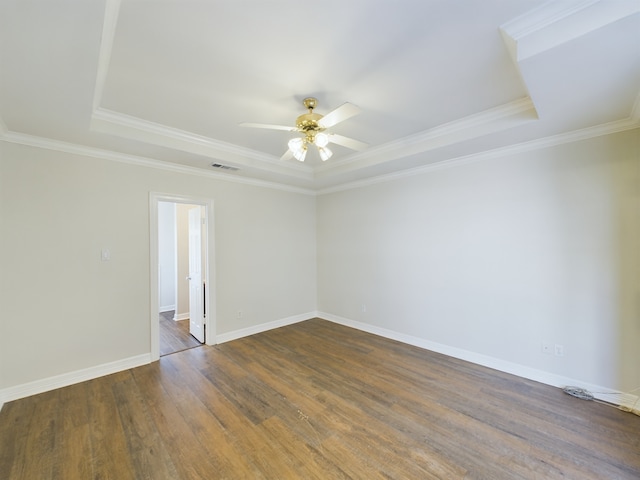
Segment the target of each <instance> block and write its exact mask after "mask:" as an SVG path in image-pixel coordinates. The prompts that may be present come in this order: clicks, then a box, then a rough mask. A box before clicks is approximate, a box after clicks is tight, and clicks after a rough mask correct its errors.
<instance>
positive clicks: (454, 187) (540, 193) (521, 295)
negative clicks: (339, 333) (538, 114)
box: [317, 130, 640, 391]
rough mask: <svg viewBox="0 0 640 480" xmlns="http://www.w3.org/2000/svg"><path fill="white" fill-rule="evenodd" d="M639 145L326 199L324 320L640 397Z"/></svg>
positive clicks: (581, 145) (578, 147)
mask: <svg viewBox="0 0 640 480" xmlns="http://www.w3.org/2000/svg"><path fill="white" fill-rule="evenodd" d="M639 139H640V130H634V131H628V132H624V133H618V134H615V135H609V136H603V137H599V138H593V139H590V140H585V141H581V142H577V143H572V144H565V145H559V146H555V147H552V148H547V149H542V150H536V151H530V152H527V153H520V154H515V155H509V156H503V157H501V158H495V159H493V160H483V161H481V162H478V163H472V164H467V165H464V166H461V167H456V168H448V169H440V170H433V171H430V172H428V173H425V174H422V175H418V176H414V177H410V178H404V179H398V180H395V181H391V182H386V183H380V184H377V185H370V186H366V187H361V188H356V189H352V190H348V191H342V192H335V193H329V194H325V195H321V196H320V197H319V198H318V204H317V216H318V225H317V229H318V310H319V311H321V312H327V313H329V314H332V315H335V316H337V317H340V318H344V319H349V320H352V321H355V322H362V323H364V324H368V325H372V326H375V327H378V328H381V329H387V330H390V331H393V332H399V333H402V334H405V335H408V336H412V337H416V338H419V339H425V340H428V341H431V342H436V343H438V344H441V345H447V346H451V347H453V348H457V349H463V350H465V351H470V352H475V353H477V354H480V355H486V356H489V357H493V358H496V359H500V360H503V361H506V362H511V363H514V364H518V365H523V366H526V367H529V368H532V369H537V370H541V371H544V372H550V373H553V374H555V375H559V376H563V377H566V378H571V379H578V380H581V381H584V382H588V383H591V384H594V385H602V386H605V387H609V388H612V389H620V390H622V391H630V390H631V389H633V388H636V387H638V386H640V312H639V309H640V279H639V277H638V275H639V272H640V260H639V254H638V252H639V250H640V248H639V245H640V242H639V239H640V225H639V223H640V149H639V143H640V140H639ZM544 342H547V343H549V344H551V345H552V349H554V350H555V345H556V344H558V345H562V346H563V347H564V356H562V357H559V356H556V355H555V354H553V353H552V354H545V353H543V352H542V344H543V343H544Z"/></svg>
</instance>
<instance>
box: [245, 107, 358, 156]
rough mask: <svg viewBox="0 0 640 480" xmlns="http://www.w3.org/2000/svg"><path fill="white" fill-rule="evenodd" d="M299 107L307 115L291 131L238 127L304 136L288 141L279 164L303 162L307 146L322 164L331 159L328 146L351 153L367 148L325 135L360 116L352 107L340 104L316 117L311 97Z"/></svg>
mask: <svg viewBox="0 0 640 480" xmlns="http://www.w3.org/2000/svg"><path fill="white" fill-rule="evenodd" d="M302 104H303V105H304V106H305V107H306V108H307V109H308V110H309V112H308V113H304V114H302V115H300V116H299V117H298V118H297V119H296V126H295V127H287V126H285V125H268V124H264V123H246V122H244V123H241V124H240V126H241V127H252V128H267V129H271V130H286V131H288V132H300V133H302V134H304V136H303V137H295V138H292V139H291V140H289V142H288V144H287V145H288V147H289V149H288V150H287V151H286V152H285V154H284V155H283V156H282V158H281V159H282V160H287V159H289V158H291V157H295V158H296V159H297V160H300V161H301V162H304V159H305V157H306V155H307V148H308V146H309V145H315V146H316V147H317V148H318V153H319V154H320V158H321V159H322V160H323V161H325V160H328V159H329V158H331V155H333V152H331V150H329V147H327V145H328V144H329V143H335V144H336V145H342V146H343V147H347V148H350V149H351V150H364V149H365V148H367V147H368V146H369V145H368V144H366V143H364V142H360V141H358V140H354V139H353V138H348V137H343V136H342V135H337V134H335V133H330V132H325V130H326V129H327V128H330V127H333V126H334V125H336V124H337V123H340V122H342V121H344V120H346V119H348V118H351V117H353V116H354V115H357V114H358V113H360V109H359V108H358V107H356V106H355V105H353V104H352V103H343V104H342V105H340V106H339V107H338V108H336V109H334V110H332V111H330V112H329V113H327V114H326V115H320V114H319V113H314V112H313V109H314V108H316V105H317V104H318V100H317V99H315V98H313V97H308V98H305V99H304V100H303V101H302Z"/></svg>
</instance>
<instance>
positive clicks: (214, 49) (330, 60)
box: [0, 0, 640, 190]
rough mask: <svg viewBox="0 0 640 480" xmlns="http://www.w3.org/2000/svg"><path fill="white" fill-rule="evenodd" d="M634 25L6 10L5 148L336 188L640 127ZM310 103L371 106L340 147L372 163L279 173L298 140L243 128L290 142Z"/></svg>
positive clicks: (122, 0)
mask: <svg viewBox="0 0 640 480" xmlns="http://www.w3.org/2000/svg"><path fill="white" fill-rule="evenodd" d="M639 11H640V2H639V1H633V0H629V1H626V0H620V1H616V0H609V1H593V0H576V1H561V2H542V1H535V0H508V1H507V0H486V1H483V2H477V1H474V0H429V1H407V0H404V1H399V2H392V1H388V0H385V1H382V0H374V1H372V0H368V1H366V2H365V1H364V0H363V1H349V2H345V1H343V0H327V1H325V2H323V3H322V6H321V8H319V7H318V5H317V4H315V5H311V4H308V3H305V2H298V1H286V0H280V1H271V2H265V1H263V0H245V1H232V0H227V1H216V2H208V1H191V0H166V1H158V2H150V1H144V0H107V1H99V0H84V1H79V0H75V1H74V0H32V1H18V0H2V1H1V2H0V55H1V56H0V62H1V63H0V65H1V66H2V71H1V73H0V75H1V77H0V78H1V83H0V118H1V121H0V135H1V138H2V139H3V140H5V141H11V142H17V143H26V144H33V145H39V146H47V147H49V148H57V149H63V150H68V151H74V152H85V153H89V154H92V155H94V156H95V155H97V156H104V157H106V158H113V159H116V160H120V161H132V162H138V163H144V164H148V165H157V166H161V167H163V168H174V169H176V170H181V171H189V172H191V173H196V174H202V175H223V176H226V177H227V178H235V179H244V180H247V181H249V180H253V181H269V182H277V183H279V184H283V185H288V186H290V187H295V188H303V189H308V190H322V189H328V188H335V187H337V186H339V185H343V184H345V183H348V182H354V181H362V180H365V179H370V178H373V177H377V176H380V175H386V174H390V173H394V172H403V171H407V170H410V169H415V168H419V167H424V166H428V165H434V164H440V163H442V162H450V161H456V160H459V159H461V158H468V157H470V156H474V155H479V154H482V153H483V152H487V151H492V150H496V149H505V148H514V147H516V146H521V145H525V144H526V145H535V144H536V142H539V143H540V144H545V142H549V141H550V140H549V139H561V138H567V139H573V138H576V137H580V136H588V135H597V134H603V133H608V132H613V131H620V130H624V129H628V128H636V127H638V126H640V106H639V103H640V102H639V101H638V97H639V90H640V13H639ZM307 96H315V97H317V98H318V100H319V104H318V107H317V108H316V111H317V112H318V113H327V112H328V111H330V110H332V109H334V108H336V107H337V106H339V105H341V104H342V103H344V102H350V103H353V104H355V105H357V106H359V107H360V109H361V110H362V113H361V114H360V115H358V116H355V117H353V118H351V119H348V120H346V121H344V122H342V123H339V124H338V125H336V126H335V127H333V128H332V129H331V130H332V131H333V132H335V133H338V134H341V135H345V136H348V137H352V138H355V139H358V140H361V141H364V142H367V143H368V144H369V145H370V146H369V147H368V148H367V149H366V150H364V151H361V152H353V151H351V150H349V149H346V148H344V147H340V146H333V145H332V150H333V151H334V156H333V157H332V158H331V159H330V160H328V161H327V162H321V161H320V159H319V158H318V157H317V155H315V152H310V154H309V155H308V156H307V160H306V161H305V162H304V163H300V162H297V161H296V160H294V159H290V160H280V157H281V155H282V154H283V153H284V152H285V151H286V149H287V146H286V145H287V141H288V140H289V139H290V138H292V136H294V135H295V134H292V133H290V132H284V131H271V130H258V129H247V128H240V127H239V126H238V125H239V123H241V122H259V123H269V124H280V125H292V126H293V125H294V123H295V118H296V117H297V116H298V115H300V114H301V113H304V108H303V107H302V104H301V101H302V99H303V98H304V97H307ZM558 141H560V140H558ZM212 163H218V164H223V165H228V166H231V167H235V168H237V169H238V170H235V171H230V170H226V171H225V172H224V173H219V171H214V170H215V169H213V168H211V164H212ZM218 170H219V169H218Z"/></svg>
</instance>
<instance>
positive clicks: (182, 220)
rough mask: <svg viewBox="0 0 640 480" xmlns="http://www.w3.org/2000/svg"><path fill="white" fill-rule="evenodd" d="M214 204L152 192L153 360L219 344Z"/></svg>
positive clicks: (203, 200) (205, 200) (202, 200)
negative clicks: (214, 255) (215, 285)
mask: <svg viewBox="0 0 640 480" xmlns="http://www.w3.org/2000/svg"><path fill="white" fill-rule="evenodd" d="M212 216H213V202H212V201H211V200H208V199H198V198H193V197H182V196H175V195H164V194H156V193H151V195H150V236H151V255H150V256H151V288H150V290H151V309H150V310H151V360H152V361H154V360H157V359H158V358H159V357H160V356H161V355H167V354H170V353H175V352H177V351H182V350H185V349H188V348H194V347H195V346H199V345H202V344H207V345H214V344H215V329H214V325H215V309H214V308H212V305H214V302H213V301H212V300H213V295H212V292H213V291H214V289H213V288H211V285H212V284H213V281H212V280H213V279H212V276H211V272H213V255H212V253H213V248H212V246H213V225H212V223H213V222H212Z"/></svg>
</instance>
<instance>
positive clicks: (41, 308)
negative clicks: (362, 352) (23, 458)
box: [0, 142, 316, 400]
mask: <svg viewBox="0 0 640 480" xmlns="http://www.w3.org/2000/svg"><path fill="white" fill-rule="evenodd" d="M0 155H1V159H0V162H1V163H0V219H1V220H0V221H1V222H2V223H1V225H0V226H1V228H2V234H1V235H0V237H1V241H2V244H1V245H0V247H1V248H0V272H1V278H0V282H1V290H0V304H1V305H2V315H1V316H0V317H1V319H2V320H1V322H2V323H1V324H0V364H1V365H2V370H1V371H0V393H1V391H2V389H6V388H9V387H14V386H16V385H21V384H25V383H27V382H32V381H37V380H40V379H46V378H49V377H53V376H55V375H60V374H66V373H68V372H74V371H77V370H81V369H85V368H91V367H94V366H97V365H103V364H107V363H109V362H115V361H118V360H120V359H126V358H130V357H135V356H138V355H142V354H149V352H150V318H149V317H150V313H149V312H150V280H149V278H150V268H149V267H150V266H149V245H150V239H149V192H151V191H153V192H162V193H168V194H175V195H187V196H194V197H198V198H213V199H214V202H215V211H214V212H213V221H214V222H215V232H216V237H215V239H214V244H215V260H216V265H215V267H216V270H215V279H214V280H215V288H216V307H215V308H216V319H217V332H216V333H218V334H223V333H226V332H232V331H235V330H238V329H242V328H248V327H252V326H255V325H260V324H263V323H267V322H274V321H277V320H280V319H284V318H288V317H292V316H296V315H302V314H306V313H308V312H314V311H315V308H316V245H315V241H316V232H315V198H314V197H313V196H310V195H304V194H299V193H292V192H287V191H282V190H275V189H269V188H263V187H259V186H251V185H243V184H238V183H231V182H224V181H219V180H216V179H213V178H208V177H200V176H196V175H186V174H180V173H172V172H168V171H163V170H157V169H150V168H145V167H139V166H134V165H128V164H123V163H117V162H112V161H106V160H100V159H96V158H90V157H83V156H79V155H72V154H68V153H62V152H57V151H50V150H45V149H38V148H32V147H26V146H21V145H17V144H11V143H6V142H0ZM102 248H109V250H110V251H111V260H110V261H108V262H102V261H101V260H100V253H101V249H102ZM237 311H242V312H243V316H242V318H240V319H238V318H236V312H237ZM0 400H1V399H0Z"/></svg>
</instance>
